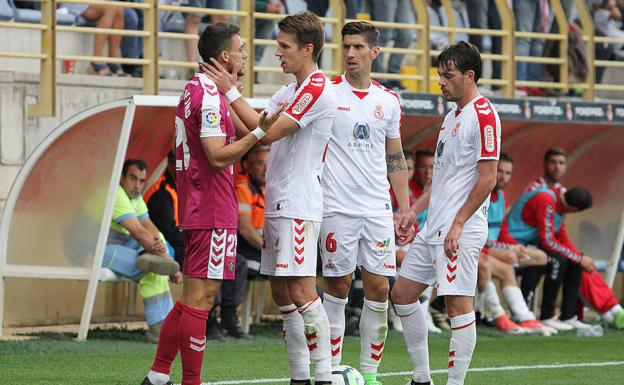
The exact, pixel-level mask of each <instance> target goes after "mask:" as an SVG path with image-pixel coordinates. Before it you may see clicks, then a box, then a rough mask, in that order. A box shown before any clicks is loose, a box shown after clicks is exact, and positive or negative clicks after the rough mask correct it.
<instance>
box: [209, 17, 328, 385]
mask: <svg viewBox="0 0 624 385" xmlns="http://www.w3.org/2000/svg"><path fill="white" fill-rule="evenodd" d="M278 27H279V34H278V37H277V44H278V48H277V51H276V56H277V57H278V59H279V60H280V62H281V67H282V70H283V71H284V72H285V73H291V74H293V75H295V78H296V81H294V82H292V83H291V84H289V85H287V86H284V87H282V88H281V89H280V90H279V91H277V92H276V93H275V95H273V97H272V98H271V100H270V101H269V106H268V107H267V108H266V110H265V112H264V113H263V115H264V114H266V113H269V114H274V113H276V112H279V111H280V110H282V109H284V108H285V110H284V112H283V113H282V115H281V116H280V117H279V118H278V119H277V121H276V122H275V123H274V124H273V125H272V126H271V127H270V131H268V132H267V133H266V136H265V137H264V138H263V139H262V140H261V141H262V143H263V144H269V143H273V144H272V146H271V152H270V155H269V161H268V165H267V173H266V206H265V226H264V234H263V249H262V260H261V267H260V272H261V273H262V274H266V275H268V276H269V281H270V284H271V291H272V293H273V299H274V301H275V302H276V303H277V305H278V306H279V308H280V311H281V312H282V315H283V316H284V332H285V338H286V346H287V349H288V359H289V363H290V368H291V384H297V385H299V384H310V361H312V364H313V365H314V374H315V376H314V377H315V381H314V383H315V384H331V348H330V342H329V339H330V337H329V320H328V319H327V314H326V313H325V309H324V308H323V305H322V303H321V300H320V298H319V296H318V295H317V292H316V260H317V246H318V236H319V230H320V225H321V220H322V214H323V212H322V211H323V192H322V188H321V184H320V180H321V179H320V177H321V169H322V160H323V154H324V152H325V150H326V147H327V143H328V141H329V138H330V135H331V127H332V124H333V120H334V115H335V113H336V99H335V96H334V92H333V85H332V84H331V81H330V80H329V79H327V78H326V77H325V75H324V74H323V73H322V72H321V71H320V70H319V69H318V67H317V65H316V61H317V59H318V56H319V54H320V52H321V49H322V47H323V43H324V39H325V34H324V31H323V23H322V22H321V20H320V19H319V18H318V16H316V15H314V14H312V13H310V12H303V13H299V14H296V15H290V16H287V17H285V18H284V19H282V20H281V21H280V22H279V23H278ZM212 64H213V66H207V67H206V66H203V68H202V70H204V71H205V73H207V75H209V76H210V77H211V78H212V79H213V80H214V81H215V83H216V84H217V86H218V87H219V90H226V91H227V93H226V95H227V96H228V99H229V101H230V106H231V107H232V110H233V111H234V112H235V114H233V115H234V117H235V120H240V121H242V123H243V124H244V125H245V126H247V127H248V128H250V129H251V128H253V127H255V126H256V125H257V124H258V122H259V121H260V124H259V125H260V127H259V128H256V130H263V129H265V128H266V127H264V125H263V123H262V122H263V120H264V119H262V118H261V117H260V115H259V114H258V113H257V112H256V111H255V110H253V109H252V108H251V107H250V106H249V104H247V102H246V101H245V100H244V99H243V98H241V97H240V93H239V92H238V90H237V89H236V87H235V85H234V84H235V82H236V76H235V75H236V73H235V71H233V72H232V73H230V74H228V73H227V71H225V70H224V69H223V68H222V67H221V66H219V65H218V63H216V62H214V61H213V62H212ZM259 119H260V120H259ZM256 130H254V132H257V131H256ZM304 325H305V326H304Z"/></svg>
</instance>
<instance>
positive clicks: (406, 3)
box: [369, 0, 416, 89]
mask: <svg viewBox="0 0 624 385" xmlns="http://www.w3.org/2000/svg"><path fill="white" fill-rule="evenodd" d="M369 4H370V11H371V18H372V19H373V20H375V21H393V22H397V23H409V24H414V23H415V22H416V17H415V15H414V10H413V9H412V3H411V1H410V0H369ZM393 33H394V48H409V46H410V45H411V44H412V41H414V39H415V38H416V34H415V32H414V30H413V29H396V30H392V29H388V28H381V29H380V35H379V46H380V47H385V46H387V44H388V42H389V41H390V40H392V35H393ZM404 56H405V55H403V54H396V53H393V54H392V55H390V59H389V61H388V67H387V70H386V68H385V63H384V57H385V55H384V54H383V53H382V54H380V55H379V56H378V57H377V59H376V60H375V61H374V62H373V68H372V70H373V72H387V73H389V74H398V73H400V72H401V65H402V64H403V58H404ZM382 84H383V85H384V86H386V87H388V88H398V89H403V88H404V87H403V86H402V85H401V82H400V81H398V80H387V81H384V82H382Z"/></svg>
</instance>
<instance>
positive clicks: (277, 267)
mask: <svg viewBox="0 0 624 385" xmlns="http://www.w3.org/2000/svg"><path fill="white" fill-rule="evenodd" d="M275 268H276V269H288V264H287V263H276V264H275Z"/></svg>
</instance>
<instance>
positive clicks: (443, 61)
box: [436, 41, 483, 83]
mask: <svg viewBox="0 0 624 385" xmlns="http://www.w3.org/2000/svg"><path fill="white" fill-rule="evenodd" d="M450 63H453V64H455V67H457V69H458V70H459V72H461V73H462V74H465V73H466V72H467V71H469V70H472V71H474V74H475V78H474V79H475V83H477V82H478V81H479V79H480V78H481V67H482V64H483V63H482V61H481V53H479V49H478V48H477V46H475V45H474V44H471V43H467V42H465V41H459V42H457V43H455V44H453V45H450V46H448V47H446V48H445V49H444V51H442V52H441V53H440V55H438V60H437V62H436V65H437V66H442V67H447V66H448V65H449V64H450Z"/></svg>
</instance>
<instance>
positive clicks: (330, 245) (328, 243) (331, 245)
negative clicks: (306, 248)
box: [325, 233, 337, 253]
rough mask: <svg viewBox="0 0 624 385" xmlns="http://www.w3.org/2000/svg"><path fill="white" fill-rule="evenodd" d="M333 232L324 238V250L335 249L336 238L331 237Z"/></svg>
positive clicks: (331, 251) (330, 251) (332, 250)
mask: <svg viewBox="0 0 624 385" xmlns="http://www.w3.org/2000/svg"><path fill="white" fill-rule="evenodd" d="M333 236H334V233H329V234H327V239H326V240H325V250H327V252H329V253H333V252H334V251H336V246H337V245H336V240H335V239H334V238H333Z"/></svg>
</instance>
